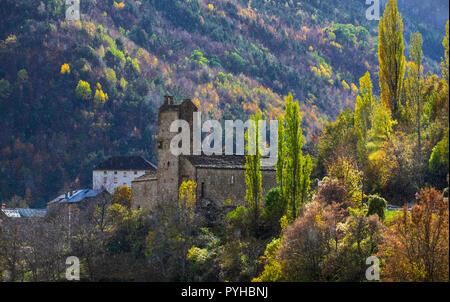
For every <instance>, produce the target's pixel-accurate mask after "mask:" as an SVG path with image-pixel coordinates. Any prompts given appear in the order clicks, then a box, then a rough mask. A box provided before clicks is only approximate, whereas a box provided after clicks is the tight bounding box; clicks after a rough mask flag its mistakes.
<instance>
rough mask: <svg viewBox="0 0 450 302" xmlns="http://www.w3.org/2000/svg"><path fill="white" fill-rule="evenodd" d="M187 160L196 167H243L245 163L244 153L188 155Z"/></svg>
mask: <svg viewBox="0 0 450 302" xmlns="http://www.w3.org/2000/svg"><path fill="white" fill-rule="evenodd" d="M186 158H187V160H188V161H189V162H190V163H191V164H192V165H193V166H194V167H202V166H215V167H224V168H226V167H237V166H238V167H243V166H244V165H245V156H244V155H209V156H208V155H187V156H186Z"/></svg>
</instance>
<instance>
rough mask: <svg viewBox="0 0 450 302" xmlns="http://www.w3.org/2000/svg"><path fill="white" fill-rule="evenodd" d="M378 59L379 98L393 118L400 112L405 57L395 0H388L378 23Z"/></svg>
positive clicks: (397, 116)
mask: <svg viewBox="0 0 450 302" xmlns="http://www.w3.org/2000/svg"><path fill="white" fill-rule="evenodd" d="M378 29H379V30H378V31H379V43H378V59H379V61H380V72H379V79H380V89H381V100H382V102H383V104H384V106H385V107H386V108H389V109H390V110H391V111H392V115H393V117H394V118H395V119H398V118H399V116H400V113H401V106H402V105H401V103H400V98H401V94H402V85H403V79H404V76H405V65H406V59H405V56H404V54H403V50H404V46H403V22H402V17H401V14H400V13H399V12H398V9H397V1H396V0H389V3H388V4H386V9H385V10H384V13H383V17H381V18H380V23H379V25H378Z"/></svg>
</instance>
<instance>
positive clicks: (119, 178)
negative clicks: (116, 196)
mask: <svg viewBox="0 0 450 302" xmlns="http://www.w3.org/2000/svg"><path fill="white" fill-rule="evenodd" d="M152 171H156V166H155V165H154V164H152V163H151V162H149V161H147V160H146V159H144V158H142V157H141V156H113V157H110V158H109V159H107V160H106V161H104V162H102V163H100V164H98V165H97V166H95V167H94V169H93V171H92V189H94V190H103V189H106V190H107V191H108V192H109V193H110V194H113V193H114V190H115V189H116V188H117V187H120V186H128V187H131V182H132V181H133V180H134V179H136V178H138V177H140V176H142V175H144V174H145V173H148V172H152Z"/></svg>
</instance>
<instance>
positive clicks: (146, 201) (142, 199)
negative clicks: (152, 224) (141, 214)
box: [131, 174, 158, 209]
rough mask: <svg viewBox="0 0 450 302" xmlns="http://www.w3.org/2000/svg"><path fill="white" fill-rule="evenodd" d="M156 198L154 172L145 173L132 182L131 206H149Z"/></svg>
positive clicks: (134, 207)
mask: <svg viewBox="0 0 450 302" xmlns="http://www.w3.org/2000/svg"><path fill="white" fill-rule="evenodd" d="M157 200H158V182H157V178H156V174H145V175H144V176H142V177H139V178H138V179H135V180H134V181H133V182H132V186H131V207H132V208H133V209H138V208H146V207H149V208H151V207H152V206H153V205H154V204H155V203H156V202H157Z"/></svg>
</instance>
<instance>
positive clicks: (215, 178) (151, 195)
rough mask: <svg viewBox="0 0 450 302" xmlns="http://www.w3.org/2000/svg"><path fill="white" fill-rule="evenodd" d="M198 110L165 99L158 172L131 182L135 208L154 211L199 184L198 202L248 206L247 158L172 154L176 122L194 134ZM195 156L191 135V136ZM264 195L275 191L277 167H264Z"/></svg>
mask: <svg viewBox="0 0 450 302" xmlns="http://www.w3.org/2000/svg"><path fill="white" fill-rule="evenodd" d="M197 111H198V109H197V107H196V106H195V105H194V104H193V103H192V101H191V100H188V99H187V100H184V101H183V102H182V103H181V104H174V101H173V97H171V96H166V97H165V100H164V104H163V105H162V106H161V107H160V109H159V113H158V137H157V139H158V141H157V147H158V150H157V154H158V168H157V170H156V171H149V172H147V173H145V174H144V175H142V176H140V177H138V178H136V179H135V180H133V181H132V182H131V190H132V206H133V207H134V208H139V207H152V206H153V205H154V204H156V203H157V202H176V201H177V200H178V188H179V186H180V185H181V183H182V182H183V181H188V180H192V181H195V182H196V183H197V192H196V194H197V199H199V200H206V201H212V202H215V203H222V202H223V201H225V200H227V199H231V200H232V201H234V202H235V203H238V204H243V203H244V202H245V192H246V185H245V156H243V155H209V156H207V155H179V156H175V155H173V154H172V152H171V151H170V142H171V141H172V138H173V137H174V136H175V135H177V133H173V132H170V131H169V129H170V125H171V124H172V122H173V121H175V120H178V119H181V120H185V121H187V122H188V123H189V126H190V133H191V134H192V133H193V113H194V112H197ZM190 139H191V144H190V146H191V154H192V148H193V144H192V135H191V138H190ZM261 173H262V187H263V194H266V193H267V191H268V190H270V189H271V188H273V187H275V186H276V185H277V184H276V172H275V167H274V166H262V167H261Z"/></svg>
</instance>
